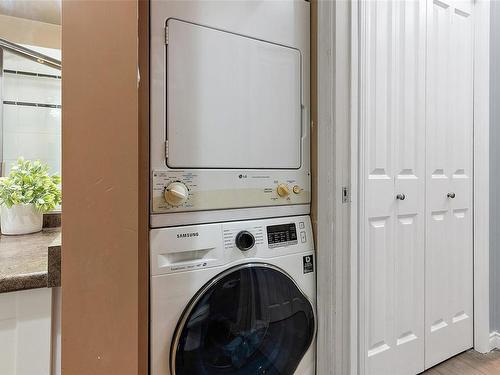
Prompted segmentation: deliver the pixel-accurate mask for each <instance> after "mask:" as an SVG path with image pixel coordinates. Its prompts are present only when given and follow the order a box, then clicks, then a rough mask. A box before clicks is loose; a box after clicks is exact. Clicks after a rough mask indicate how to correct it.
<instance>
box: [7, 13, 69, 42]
mask: <svg viewBox="0 0 500 375" xmlns="http://www.w3.org/2000/svg"><path fill="white" fill-rule="evenodd" d="M0 38H3V39H7V40H8V41H10V42H14V43H19V44H30V45H32V46H40V47H46V48H57V49H60V48H61V26H60V25H53V24H50V23H43V22H38V21H32V20H28V19H24V18H17V17H10V16H6V15H3V14H0Z"/></svg>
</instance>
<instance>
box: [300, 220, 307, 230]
mask: <svg viewBox="0 0 500 375" xmlns="http://www.w3.org/2000/svg"><path fill="white" fill-rule="evenodd" d="M305 227H306V226H305V225H304V222H303V221H301V222H299V229H304V228H305Z"/></svg>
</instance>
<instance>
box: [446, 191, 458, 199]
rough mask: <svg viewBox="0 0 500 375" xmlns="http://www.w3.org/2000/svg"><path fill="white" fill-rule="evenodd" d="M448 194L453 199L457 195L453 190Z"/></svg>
mask: <svg viewBox="0 0 500 375" xmlns="http://www.w3.org/2000/svg"><path fill="white" fill-rule="evenodd" d="M446 196H447V197H448V198H451V199H453V198H455V197H456V195H455V193H453V192H452V193H448V194H446Z"/></svg>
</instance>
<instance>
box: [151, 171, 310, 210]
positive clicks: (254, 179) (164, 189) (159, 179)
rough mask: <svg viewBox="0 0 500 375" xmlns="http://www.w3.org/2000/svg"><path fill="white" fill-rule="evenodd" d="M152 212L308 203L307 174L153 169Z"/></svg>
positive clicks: (308, 186) (308, 177) (308, 183)
mask: <svg viewBox="0 0 500 375" xmlns="http://www.w3.org/2000/svg"><path fill="white" fill-rule="evenodd" d="M151 181H152V186H151V190H152V191H151V197H152V202H151V211H152V213H153V214H154V213H167V212H183V211H200V210H216V209H227V208H248V207H264V206H280V205H292V204H308V203H310V202H311V182H310V174H309V173H304V172H302V171H299V170H289V171H287V170H279V171H248V170H246V171H244V172H243V171H234V170H210V171H207V170H179V171H177V170H176V171H173V170H154V171H153V172H152V179H151Z"/></svg>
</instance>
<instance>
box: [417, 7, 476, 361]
mask: <svg viewBox="0 0 500 375" xmlns="http://www.w3.org/2000/svg"><path fill="white" fill-rule="evenodd" d="M427 7H428V8H427V14H428V31H427V41H428V47H427V109H426V110H427V137H426V139H427V142H426V160H427V162H426V167H427V173H426V174H427V178H426V191H427V193H426V200H427V203H426V207H427V208H426V225H427V235H426V260H425V269H426V272H425V278H426V288H425V295H426V298H425V310H426V313H425V332H426V338H425V365H426V368H429V367H431V366H433V365H435V364H437V363H439V362H441V361H443V360H445V359H447V358H449V357H451V356H453V355H455V354H458V353H460V352H462V351H464V350H466V349H469V348H471V347H472V345H473V248H472V246H473V245H472V142H473V137H472V136H473V134H472V131H473V65H472V63H473V21H472V9H473V3H472V1H453V0H451V1H450V0H429V1H428V4H427Z"/></svg>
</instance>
